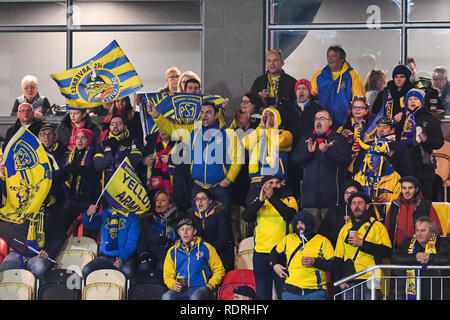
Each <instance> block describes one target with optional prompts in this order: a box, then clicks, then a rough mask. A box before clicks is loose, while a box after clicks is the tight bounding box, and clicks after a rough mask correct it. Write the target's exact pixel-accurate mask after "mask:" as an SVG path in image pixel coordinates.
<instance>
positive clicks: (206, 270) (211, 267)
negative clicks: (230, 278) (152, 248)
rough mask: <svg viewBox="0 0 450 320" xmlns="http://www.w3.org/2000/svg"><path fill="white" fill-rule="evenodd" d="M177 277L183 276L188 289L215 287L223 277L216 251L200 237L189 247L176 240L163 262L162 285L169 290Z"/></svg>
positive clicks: (222, 268)
mask: <svg viewBox="0 0 450 320" xmlns="http://www.w3.org/2000/svg"><path fill="white" fill-rule="evenodd" d="M177 275H182V276H185V278H186V285H187V287H188V288H193V287H209V288H210V289H214V288H215V287H217V286H218V285H219V284H220V283H221V282H222V279H223V276H224V275H225V269H224V267H223V264H222V261H221V260H220V257H219V255H218V254H217V251H216V249H215V248H214V247H213V246H212V245H211V244H209V243H207V242H205V241H204V240H202V238H201V237H198V236H197V237H194V239H193V240H192V241H191V243H190V244H189V245H186V244H183V243H182V242H181V241H180V240H177V242H176V243H175V245H174V246H172V247H171V248H170V249H169V251H167V255H166V259H165V261H164V283H165V284H166V286H167V287H168V288H169V289H172V287H173V285H174V284H175V282H176V281H177V280H176V277H177Z"/></svg>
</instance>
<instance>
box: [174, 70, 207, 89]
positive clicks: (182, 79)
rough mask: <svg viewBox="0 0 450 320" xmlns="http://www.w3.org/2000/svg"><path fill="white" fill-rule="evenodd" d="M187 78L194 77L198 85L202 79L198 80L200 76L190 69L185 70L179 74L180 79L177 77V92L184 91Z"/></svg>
mask: <svg viewBox="0 0 450 320" xmlns="http://www.w3.org/2000/svg"><path fill="white" fill-rule="evenodd" d="M189 79H196V80H197V81H198V82H199V83H200V85H201V84H202V81H201V80H200V77H199V76H198V75H197V74H196V73H195V72H192V71H185V72H183V73H182V74H181V76H180V79H178V88H177V90H178V92H184V91H185V87H184V85H185V83H186V81H188V80H189Z"/></svg>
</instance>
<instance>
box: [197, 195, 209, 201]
mask: <svg viewBox="0 0 450 320" xmlns="http://www.w3.org/2000/svg"><path fill="white" fill-rule="evenodd" d="M194 200H195V201H205V200H208V197H207V196H203V197H194Z"/></svg>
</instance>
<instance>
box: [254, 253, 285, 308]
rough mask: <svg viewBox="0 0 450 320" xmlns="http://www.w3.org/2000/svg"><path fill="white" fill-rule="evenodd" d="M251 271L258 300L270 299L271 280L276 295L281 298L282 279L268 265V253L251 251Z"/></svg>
mask: <svg viewBox="0 0 450 320" xmlns="http://www.w3.org/2000/svg"><path fill="white" fill-rule="evenodd" d="M253 273H254V274H255V285H256V292H257V294H258V298H259V299H260V300H272V288H273V282H275V290H276V292H277V296H278V297H279V298H281V294H282V293H283V290H284V279H282V278H280V277H279V276H278V275H277V274H276V273H275V271H273V269H272V267H271V266H270V265H269V254H268V253H258V252H256V251H253Z"/></svg>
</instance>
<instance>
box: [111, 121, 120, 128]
mask: <svg viewBox="0 0 450 320" xmlns="http://www.w3.org/2000/svg"><path fill="white" fill-rule="evenodd" d="M121 124H122V121H113V122H110V124H109V125H110V126H113V127H114V126H120V125H121Z"/></svg>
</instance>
